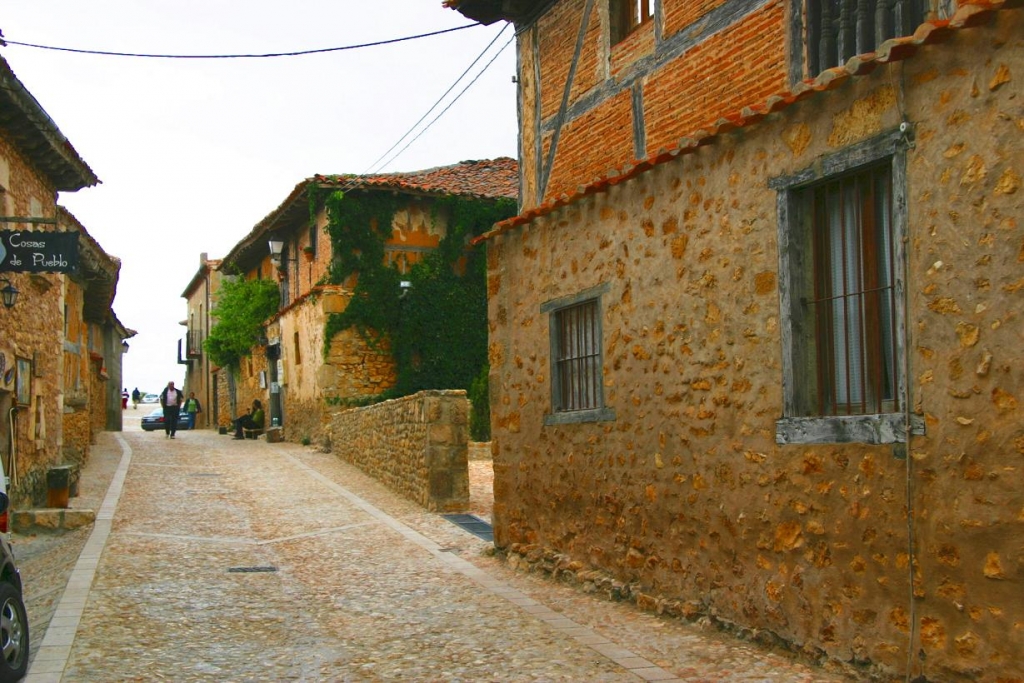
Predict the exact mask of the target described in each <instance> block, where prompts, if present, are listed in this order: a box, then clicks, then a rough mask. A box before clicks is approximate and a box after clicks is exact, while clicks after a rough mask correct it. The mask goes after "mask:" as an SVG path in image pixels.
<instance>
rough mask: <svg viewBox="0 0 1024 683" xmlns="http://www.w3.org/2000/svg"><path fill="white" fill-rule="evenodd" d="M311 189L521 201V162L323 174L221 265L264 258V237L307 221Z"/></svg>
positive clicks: (294, 195) (299, 189)
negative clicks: (255, 255)
mask: <svg viewBox="0 0 1024 683" xmlns="http://www.w3.org/2000/svg"><path fill="white" fill-rule="evenodd" d="M311 185H320V186H326V187H338V188H344V189H345V190H359V189H380V190H388V189H390V190H395V191H400V192H412V193H417V194H433V195H457V196H460V197H478V198H482V199H496V198H507V199H517V198H518V197H519V162H518V161H516V160H515V159H511V158H509V157H498V158H497V159H482V160H479V161H462V162H459V163H457V164H452V165H450V166H439V167H436V168H428V169H426V170H423V171H409V172H403V173H380V174H371V175H355V174H342V175H324V174H317V175H315V176H313V177H312V178H306V179H305V180H302V181H300V182H299V183H298V184H297V185H296V186H295V188H294V189H293V190H292V191H291V192H290V193H289V194H288V196H287V197H286V198H285V199H284V201H283V202H281V204H280V205H279V206H278V207H277V208H276V209H274V210H273V211H271V212H270V213H269V214H268V215H267V216H266V217H265V218H263V220H261V221H260V222H259V223H257V224H256V225H255V227H253V229H252V230H250V231H249V234H248V235H246V236H245V237H243V238H242V239H241V240H240V241H239V242H238V243H236V244H235V246H234V247H232V249H231V251H230V252H228V254H227V256H225V257H224V258H223V263H224V264H225V265H229V266H231V265H237V262H238V260H239V259H242V260H245V254H246V253H259V254H261V255H262V253H263V250H264V248H265V247H264V245H263V244H262V241H263V240H264V239H265V238H266V236H267V235H268V234H269V233H271V232H273V231H275V230H278V229H288V228H289V226H292V225H293V224H294V223H295V222H296V221H299V222H305V221H306V220H308V216H309V208H308V204H307V191H308V190H309V187H310V186H311Z"/></svg>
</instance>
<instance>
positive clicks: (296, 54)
mask: <svg viewBox="0 0 1024 683" xmlns="http://www.w3.org/2000/svg"><path fill="white" fill-rule="evenodd" d="M474 26H481V24H480V23H479V22H477V23H475V24H466V25H465V26H456V27H455V28H446V29H442V30H440V31H432V32H430V33H420V34H418V35H415V36H406V37H404V38H391V39H389V40H378V41H376V42H373V43H360V44H358V45H344V46H341V47H324V48H319V49H316V50H298V51H295V52H265V53H261V54H236V55H170V54H147V53H140V52H110V51H107V50H83V49H79V48H73V47H57V46H54V45H40V44H38V43H22V42H19V41H17V40H9V39H7V38H4V39H3V42H5V43H7V44H9V45H20V46H22V47H35V48H39V49H41V50H56V51H58V52H74V53H76V54H84V55H103V56H106V57H144V58H151V59H263V58H266V57H299V56H302V55H315V54H323V53H325V52H341V51H344V50H358V49H361V48H365V47H377V46H380V45H391V44H393V43H402V42H405V41H409V40H418V39H419V38H429V37H431V36H439V35H441V34H444V33H452V32H453V31H461V30H463V29H466V28H473V27H474Z"/></svg>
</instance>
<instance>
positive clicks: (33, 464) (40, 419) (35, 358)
mask: <svg viewBox="0 0 1024 683" xmlns="http://www.w3.org/2000/svg"><path fill="white" fill-rule="evenodd" d="M0 188H2V189H3V190H4V191H3V192H2V193H0V200H2V204H3V205H2V206H0V208H2V209H3V212H4V215H8V216H31V215H36V216H41V217H48V218H54V217H55V216H56V208H55V198H56V193H55V191H54V189H53V187H52V186H50V185H48V184H47V183H46V182H45V181H44V180H43V179H42V178H41V177H40V175H39V174H38V172H37V171H36V169H35V168H34V166H33V165H32V164H31V163H30V162H29V161H28V160H27V159H25V158H24V157H23V156H22V155H21V154H20V153H19V152H18V151H17V150H15V149H14V148H13V147H12V146H11V145H10V144H8V143H7V141H6V140H5V139H3V136H2V135H0ZM3 227H5V228H7V229H12V230H16V229H27V227H28V226H27V225H26V224H23V223H19V224H15V223H10V224H7V225H5V226H3ZM4 277H6V278H7V279H9V280H10V281H11V284H13V285H14V286H15V287H16V288H17V289H18V290H19V291H20V292H21V294H20V295H19V297H18V301H17V303H16V305H15V306H14V307H13V308H6V307H3V306H0V332H2V335H0V351H2V352H3V353H4V356H5V365H6V368H7V369H9V368H11V367H12V366H14V364H15V361H16V359H17V358H23V359H25V360H28V361H30V362H31V363H32V365H31V367H32V370H31V372H30V373H29V374H30V375H31V377H29V378H28V379H29V380H30V381H31V397H30V402H29V404H28V405H25V406H21V407H18V408H17V410H16V411H15V443H14V447H13V449H11V448H10V445H9V444H8V443H7V442H8V439H7V437H6V436H5V437H4V438H3V440H2V441H3V443H4V444H5V445H7V449H6V451H5V453H4V460H5V463H4V465H5V471H6V472H7V474H8V476H11V489H10V494H11V499H12V505H13V506H14V507H28V506H31V505H33V504H34V502H35V501H36V500H38V499H39V498H40V497H43V499H45V495H46V470H47V468H48V467H50V466H51V465H53V464H56V463H58V462H60V460H61V458H62V454H61V431H62V421H63V417H64V400H63V391H62V385H63V371H62V364H63V334H64V305H63V304H64V286H63V282H62V276H59V275H53V274H29V273H4ZM4 393H10V392H4ZM4 398H5V400H4V403H5V404H9V402H10V401H11V400H12V399H13V396H11V395H8V396H6V397H4ZM0 430H2V431H3V432H4V433H5V435H6V434H8V433H9V415H8V413H7V411H4V412H3V414H0ZM12 450H13V453H14V456H13V458H14V460H15V462H14V463H12V462H11V452H12Z"/></svg>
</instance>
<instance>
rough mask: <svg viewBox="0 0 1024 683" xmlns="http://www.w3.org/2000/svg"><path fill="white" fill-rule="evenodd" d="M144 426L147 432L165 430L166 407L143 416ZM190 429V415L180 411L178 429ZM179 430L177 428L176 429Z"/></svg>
mask: <svg viewBox="0 0 1024 683" xmlns="http://www.w3.org/2000/svg"><path fill="white" fill-rule="evenodd" d="M142 428H143V429H144V430H146V431H147V432H153V431H156V430H158V429H159V430H160V431H164V409H163V408H157V409H155V410H154V411H153V412H151V413H150V414H149V415H145V416H143V418H142ZM185 429H188V415H187V414H185V413H184V412H181V413H178V430H185ZM175 431H177V430H175Z"/></svg>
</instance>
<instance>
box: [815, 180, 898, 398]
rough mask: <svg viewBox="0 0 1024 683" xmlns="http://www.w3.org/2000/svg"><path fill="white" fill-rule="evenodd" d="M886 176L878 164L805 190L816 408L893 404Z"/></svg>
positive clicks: (890, 251) (892, 295)
mask: <svg viewBox="0 0 1024 683" xmlns="http://www.w3.org/2000/svg"><path fill="white" fill-rule="evenodd" d="M891 188H892V178H891V169H890V166H889V164H882V165H878V166H875V167H873V168H870V169H868V170H864V171H861V172H858V173H854V174H851V175H848V176H844V177H841V178H838V179H834V180H830V181H828V182H826V183H823V184H821V185H818V186H815V187H812V188H809V189H807V190H804V191H803V192H804V200H805V201H807V202H808V203H809V207H808V211H807V214H808V215H809V216H810V217H811V223H812V227H811V232H812V240H811V241H812V249H813V260H812V263H813V269H814V275H813V294H812V296H810V297H808V298H807V299H806V300H807V302H808V306H809V307H810V309H811V310H810V314H811V316H812V319H813V320H814V326H813V329H814V335H815V344H814V346H815V353H814V356H815V357H816V359H817V362H816V363H815V367H814V371H815V373H816V382H815V383H816V384H817V392H816V393H817V413H818V414H819V415H865V414H871V413H883V412H894V411H896V410H898V409H899V401H898V397H897V394H896V368H895V363H896V357H895V347H896V321H895V308H896V307H895V287H894V280H895V277H894V260H893V229H892V189H891Z"/></svg>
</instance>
